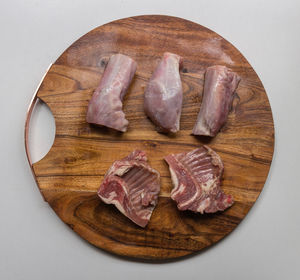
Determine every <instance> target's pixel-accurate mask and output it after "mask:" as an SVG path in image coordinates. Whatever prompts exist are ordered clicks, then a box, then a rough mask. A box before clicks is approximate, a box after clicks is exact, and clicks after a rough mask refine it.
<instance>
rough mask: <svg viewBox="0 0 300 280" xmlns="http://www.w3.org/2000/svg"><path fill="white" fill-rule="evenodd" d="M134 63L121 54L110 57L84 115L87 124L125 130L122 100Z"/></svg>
mask: <svg viewBox="0 0 300 280" xmlns="http://www.w3.org/2000/svg"><path fill="white" fill-rule="evenodd" d="M136 67H137V65H136V62H135V61H134V60H133V59H131V58H130V57H128V56H126V55H123V54H115V55H112V56H111V57H110V59H109V62H108V64H107V66H106V68H105V71H104V73H103V76H102V78H101V81H100V84H99V86H98V88H97V89H96V90H95V92H94V94H93V96H92V98H91V100H90V102H89V105H88V111H87V115H86V121H87V122H88V123H92V124H97V125H103V126H107V127H110V128H113V129H116V130H119V131H123V132H125V131H126V130H127V126H128V121H127V120H126V119H125V114H124V112H123V111H122V105H123V104H122V100H123V97H124V95H125V93H126V91H127V89H128V87H129V85H130V82H131V80H132V78H133V76H134V73H135V71H136Z"/></svg>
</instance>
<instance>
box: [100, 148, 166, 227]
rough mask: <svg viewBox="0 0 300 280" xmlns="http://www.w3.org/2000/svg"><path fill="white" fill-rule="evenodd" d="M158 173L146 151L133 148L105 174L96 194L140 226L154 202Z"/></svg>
mask: <svg viewBox="0 0 300 280" xmlns="http://www.w3.org/2000/svg"><path fill="white" fill-rule="evenodd" d="M159 191H160V175H159V173H158V172H157V171H156V170H154V169H152V168H151V167H150V165H149V164H148V163H147V157H146V154H145V152H143V151H138V150H135V151H133V152H132V153H131V154H130V155H128V156H127V157H125V158H123V159H121V160H117V161H115V162H114V163H113V165H112V166H111V167H110V169H109V170H108V172H107V173H106V175H105V177H104V181H103V182H102V184H101V186H100V188H99V190H98V195H99V197H100V198H101V199H102V201H104V202H105V203H107V204H114V205H115V206H116V207H117V208H118V209H119V211H120V212H122V213H123V214H124V215H125V216H126V217H128V218H129V219H130V220H132V221H133V222H134V223H136V224H137V225H139V226H141V227H145V226H146V225H147V224H148V222H149V220H150V217H151V214H152V212H153V210H154V208H155V206H156V203H157V198H158V194H159Z"/></svg>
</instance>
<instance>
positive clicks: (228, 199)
mask: <svg viewBox="0 0 300 280" xmlns="http://www.w3.org/2000/svg"><path fill="white" fill-rule="evenodd" d="M165 160H166V162H167V163H168V164H169V169H170V173H171V178H172V182H173V185H174V188H173V190H172V192H171V198H172V199H173V200H174V201H176V203H177V208H178V209H179V210H182V211H183V210H191V211H193V212H200V213H201V214H203V213H214V212H217V211H224V210H225V209H226V208H228V207H230V206H231V205H232V204H233V198H232V196H231V195H227V194H225V193H224V192H223V191H222V190H221V188H220V185H221V178H222V174H223V170H224V167H223V163H222V161H221V158H220V157H219V155H218V154H217V153H216V152H214V151H213V150H212V149H210V148H209V147H207V146H203V147H201V148H198V149H195V150H192V151H190V152H187V153H180V154H171V155H168V156H166V157H165Z"/></svg>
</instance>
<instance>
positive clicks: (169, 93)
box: [144, 52, 182, 133]
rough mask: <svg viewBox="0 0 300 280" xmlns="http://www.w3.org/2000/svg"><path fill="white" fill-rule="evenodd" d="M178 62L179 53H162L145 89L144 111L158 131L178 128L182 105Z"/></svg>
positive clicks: (175, 130) (176, 129) (169, 130)
mask: <svg viewBox="0 0 300 280" xmlns="http://www.w3.org/2000/svg"><path fill="white" fill-rule="evenodd" d="M180 63H181V57H180V56H179V55H177V54H173V53H168V52H166V53H164V55H163V58H162V60H161V61H160V63H159V65H158V66H157V68H156V69H155V71H154V73H153V75H152V77H151V79H150V81H149V84H148V86H147V88H146V91H145V95H144V109H145V113H146V115H147V116H148V117H149V118H150V119H151V120H152V121H153V123H154V124H155V125H157V129H158V131H160V132H173V133H175V132H177V131H178V130H179V121H180V115H181V107H182V85H181V80H180V75H179V67H180Z"/></svg>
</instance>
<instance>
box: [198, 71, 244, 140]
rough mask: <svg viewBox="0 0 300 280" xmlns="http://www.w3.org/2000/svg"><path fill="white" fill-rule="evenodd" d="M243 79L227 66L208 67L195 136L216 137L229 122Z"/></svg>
mask: <svg viewBox="0 0 300 280" xmlns="http://www.w3.org/2000/svg"><path fill="white" fill-rule="evenodd" d="M240 80H241V78H240V77H239V76H238V75H237V74H236V73H234V72H232V71H231V70H230V69H228V68H227V67H226V66H220V65H217V66H211V67H208V68H207V70H206V73H205V83H204V92H203V99H202V104H201V108H200V112H199V114H198V118H197V122H196V124H195V126H194V129H193V134H194V135H206V136H211V137H214V136H216V135H217V133H218V132H219V130H220V128H221V127H222V126H223V125H224V124H225V122H226V121H227V117H228V113H229V111H230V109H231V105H232V100H233V94H234V92H235V90H236V88H237V87H238V84H239V82H240Z"/></svg>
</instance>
